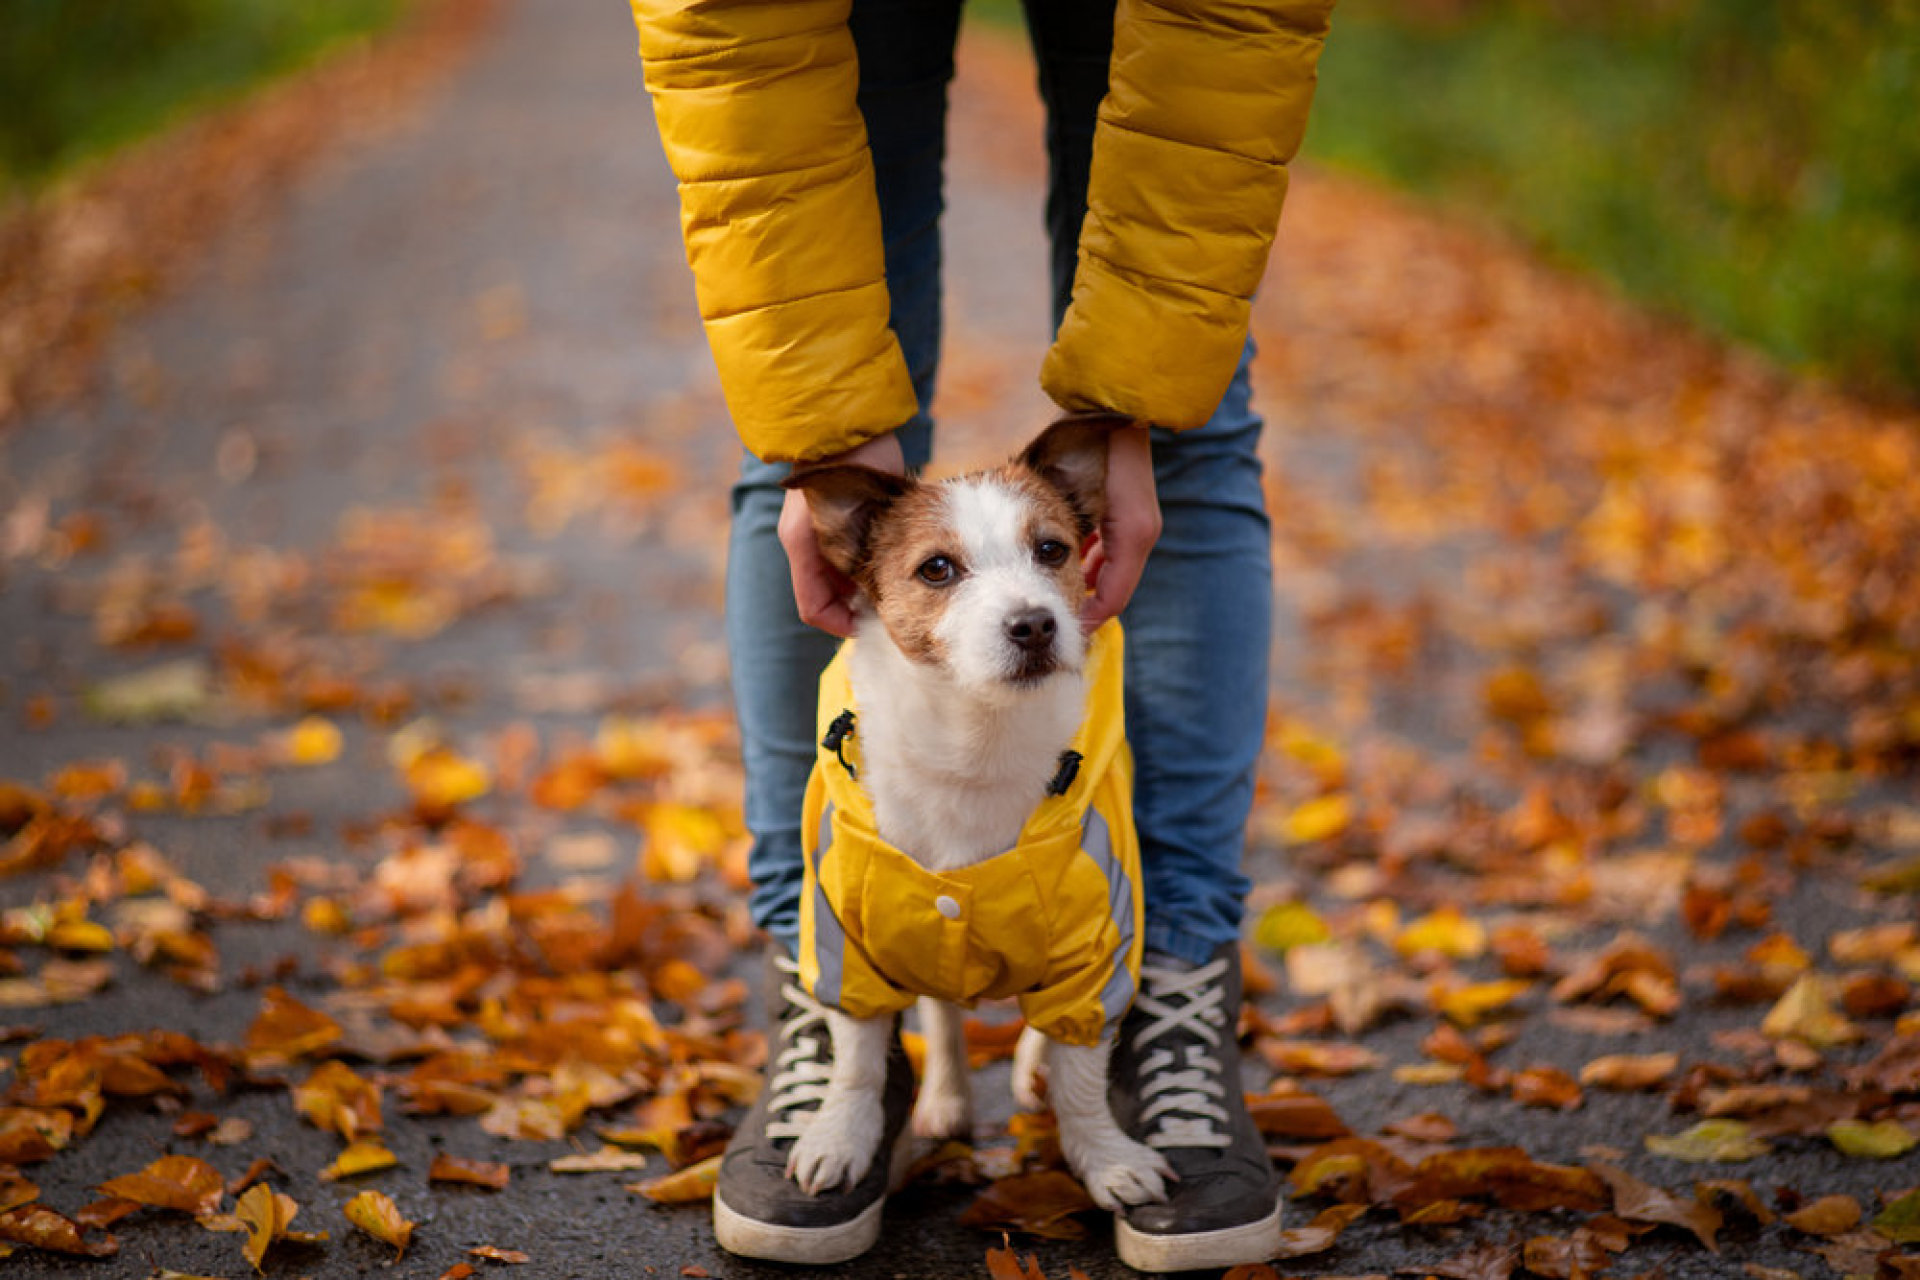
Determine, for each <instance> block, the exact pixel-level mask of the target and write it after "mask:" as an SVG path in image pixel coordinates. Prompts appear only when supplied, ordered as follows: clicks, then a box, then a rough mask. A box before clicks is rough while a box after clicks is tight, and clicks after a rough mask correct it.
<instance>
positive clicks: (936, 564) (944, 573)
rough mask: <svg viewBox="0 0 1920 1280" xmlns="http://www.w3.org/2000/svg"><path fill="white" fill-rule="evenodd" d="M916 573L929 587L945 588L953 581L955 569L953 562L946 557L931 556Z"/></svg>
mask: <svg viewBox="0 0 1920 1280" xmlns="http://www.w3.org/2000/svg"><path fill="white" fill-rule="evenodd" d="M914 572H915V573H916V574H917V575H919V578H920V581H922V582H924V583H926V584H927V585H928V586H930V587H944V586H946V585H947V584H948V583H949V582H952V581H953V577H954V573H955V569H954V567H953V561H951V560H949V559H947V558H946V557H945V556H929V557H928V558H927V562H926V563H925V564H923V565H921V566H920V567H919V568H918V569H916V570H914Z"/></svg>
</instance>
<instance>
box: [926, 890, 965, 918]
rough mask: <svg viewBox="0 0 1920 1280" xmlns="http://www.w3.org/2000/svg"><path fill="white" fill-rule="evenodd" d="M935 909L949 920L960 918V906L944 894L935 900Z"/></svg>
mask: <svg viewBox="0 0 1920 1280" xmlns="http://www.w3.org/2000/svg"><path fill="white" fill-rule="evenodd" d="M933 909H934V910H935V911H938V912H939V913H940V914H941V915H943V916H945V917H946V918H947V919H949V920H958V919H959V918H960V904H959V903H957V902H955V901H954V900H953V899H952V898H949V897H948V896H947V895H946V894H944V893H943V894H941V895H940V896H939V897H937V898H935V899H934V900H933Z"/></svg>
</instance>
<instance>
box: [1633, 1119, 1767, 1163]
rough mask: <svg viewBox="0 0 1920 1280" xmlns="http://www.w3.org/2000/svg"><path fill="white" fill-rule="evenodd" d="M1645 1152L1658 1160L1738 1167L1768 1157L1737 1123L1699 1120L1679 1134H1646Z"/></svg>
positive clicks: (1745, 1127) (1742, 1124)
mask: <svg viewBox="0 0 1920 1280" xmlns="http://www.w3.org/2000/svg"><path fill="white" fill-rule="evenodd" d="M1646 1146H1647V1150H1649V1151H1651V1152H1653V1153H1654V1154H1655V1155H1657V1156H1667V1157H1668V1158H1670V1159H1673V1160H1687V1161H1691V1162H1694V1163H1725V1164H1732V1163H1738V1162H1739V1161H1742V1160H1752V1159H1754V1158H1755V1157H1758V1156H1763V1155H1765V1154H1767V1152H1768V1151H1770V1150H1771V1149H1772V1148H1770V1147H1769V1146H1768V1145H1767V1144H1766V1142H1764V1141H1763V1140H1762V1139H1760V1138H1758V1137H1756V1136H1755V1135H1754V1132H1753V1129H1752V1127H1751V1126H1749V1125H1747V1124H1746V1123H1745V1122H1743V1121H1740V1120H1702V1121H1701V1122H1700V1123H1699V1124H1696V1125H1694V1126H1693V1127H1692V1128H1690V1129H1686V1130H1683V1131H1682V1132H1680V1133H1676V1134H1673V1135H1671V1136H1667V1135H1664V1134H1657V1133H1654V1134H1648V1135H1647V1138H1646Z"/></svg>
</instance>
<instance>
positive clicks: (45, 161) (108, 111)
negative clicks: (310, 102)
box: [0, 0, 407, 196]
mask: <svg viewBox="0 0 1920 1280" xmlns="http://www.w3.org/2000/svg"><path fill="white" fill-rule="evenodd" d="M406 4H407V0H3V2H0V196H9V195H20V194H31V193H32V192H34V191H35V190H38V189H39V188H41V187H44V186H45V185H47V184H48V183H50V182H52V181H54V180H56V179H58V178H59V177H60V176H61V175H63V174H65V173H67V172H70V171H71V170H72V169H74V168H75V167H76V166H78V165H81V164H83V163H85V162H86V161H88V160H91V159H93V158H95V157H97V156H100V155H103V154H106V153H107V152H110V151H112V150H113V149H114V148H116V147H120V146H124V145H125V144H127V143H129V142H132V141H135V140H137V139H139V138H142V137H145V136H147V135H149V134H151V133H154V132H157V131H158V130H160V129H163V128H165V127H166V126H167V125H169V124H171V123H173V122H174V121H176V120H178V119H180V118H182V117H184V116H186V115H189V114H191V113H193V112H195V111H197V110H201V109H204V108H206V107H208V106H211V105H214V104H217V103H220V102H224V101H227V100H230V99H232V98H233V97H235V96H237V95H239V94H240V93H242V92H244V91H245V90H247V89H248V88H250V87H252V86H254V85H256V84H258V83H260V82H261V81H263V80H266V79H269V78H271V77H273V76H276V75H280V74H283V73H285V72H288V71H291V70H293V69H295V68H297V67H300V66H303V65H305V64H307V63H308V62H310V61H312V60H313V59H314V58H315V57H317V56H319V55H320V54H321V53H323V52H325V51H326V50H328V49H329V48H331V47H333V46H335V45H337V44H338V43H340V42H341V41H343V40H348V39H352V38H354V37H356V36H360V35H363V34H365V33H367V32H369V31H373V30H375V29H378V28H379V27H381V26H383V25H385V24H387V23H389V22H391V21H392V20H393V19H394V18H395V17H397V16H398V15H399V14H400V13H401V12H402V10H403V9H404V8H405V7H406Z"/></svg>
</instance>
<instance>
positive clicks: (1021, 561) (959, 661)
mask: <svg viewBox="0 0 1920 1280" xmlns="http://www.w3.org/2000/svg"><path fill="white" fill-rule="evenodd" d="M1043 438H1044V437H1043ZM1015 465H1016V466H1019V465H1022V464H1015ZM1100 474H1101V475H1104V457H1102V458H1101V459H1100ZM941 495H942V499H943V503H942V507H941V509H940V514H939V520H940V523H941V526H942V528H941V532H942V534H943V536H945V537H947V538H948V539H950V545H951V548H952V555H953V558H954V560H955V561H956V562H958V563H960V564H962V565H964V567H965V572H964V576H963V577H962V578H960V580H958V581H957V582H955V583H954V584H953V585H952V586H951V587H949V588H948V589H946V590H945V591H944V592H942V593H940V595H939V598H938V610H939V611H938V616H937V620H933V619H931V618H923V619H922V621H928V622H930V623H931V625H930V627H928V628H927V629H928V630H930V632H931V634H932V636H933V637H934V640H935V641H936V644H935V645H934V646H933V647H934V648H936V649H937V651H938V657H937V659H936V660H931V661H930V660H927V658H926V657H925V656H922V657H920V658H918V659H916V657H914V656H912V655H910V654H909V653H908V652H906V651H904V650H903V649H902V647H901V646H900V645H899V644H896V643H895V640H894V638H893V636H892V635H891V634H890V633H889V629H888V627H887V626H885V625H882V624H881V623H880V622H879V620H878V619H877V618H876V616H875V614H874V612H873V611H872V610H871V608H866V609H863V610H862V611H861V613H860V620H859V623H858V629H857V631H856V635H857V638H858V643H857V644H856V645H855V648H854V652H853V658H852V662H851V664H850V667H849V676H850V678H851V680H852V683H853V688H854V697H855V701H856V703H857V704H858V706H859V708H860V725H859V733H860V737H861V741H862V751H861V758H862V772H861V779H862V781H863V782H864V783H865V784H866V786H867V788H868V790H869V792H870V793H871V795H872V797H873V804H874V813H875V818H876V821H877V824H878V827H879V831H880V834H881V836H882V837H883V838H884V839H886V840H887V841H888V843H890V844H892V845H894V846H895V847H896V848H898V849H900V850H901V851H903V852H905V853H906V854H908V855H909V856H911V857H913V858H915V859H916V860H918V861H919V862H920V863H921V864H922V865H924V866H926V867H928V868H929V869H932V870H936V871H949V870H955V869H958V868H961V867H965V866H968V865H971V864H972V863H975V862H978V861H981V860H982V859H985V858H987V857H991V856H992V855H994V854H996V853H999V852H1001V851H1002V850H1005V849H1007V848H1009V847H1010V846H1012V845H1013V844H1014V842H1015V841H1016V840H1017V839H1018V838H1019V835H1020V831H1021V829H1022V827H1023V826H1024V825H1025V823H1026V820H1027V818H1028V816H1029V815H1030V814H1031V813H1032V812H1033V809H1034V808H1035V806H1036V805H1038V804H1039V803H1040V801H1041V799H1042V798H1043V797H1044V794H1045V791H1046V786H1047V783H1048V781H1049V780H1050V779H1051V777H1052V775H1053V773H1054V770H1055V767H1056V765H1057V762H1058V758H1059V756H1060V753H1061V752H1062V751H1063V750H1065V749H1066V747H1067V746H1068V744H1069V743H1070V741H1071V740H1072V738H1073V734H1074V732H1075V730H1076V729H1077V728H1078V727H1079V724H1080V721H1081V718H1082V716H1083V714H1084V708H1085V702H1086V679H1085V672H1084V670H1083V664H1084V658H1085V641H1084V638H1083V637H1082V633H1081V629H1080V622H1079V600H1078V599H1077V598H1070V597H1069V590H1068V588H1067V587H1066V585H1065V584H1066V583H1068V582H1074V583H1077V577H1078V572H1077V561H1075V566H1076V567H1075V569H1074V570H1073V571H1072V572H1069V573H1065V574H1063V573H1062V572H1061V571H1060V569H1059V568H1057V567H1055V568H1052V569H1049V568H1048V567H1047V566H1044V565H1042V564H1040V563H1038V562H1037V561H1036V558H1035V551H1034V547H1033V545H1032V544H1031V542H1030V540H1029V533H1028V530H1029V528H1030V526H1031V517H1032V515H1033V512H1032V511H1031V510H1030V509H1029V508H1030V507H1031V506H1032V503H1033V498H1032V495H1031V491H1030V490H1029V489H1027V488H1025V487H1024V486H1023V485H1021V484H1018V483H1009V482H1008V480H1007V474H1006V473H1004V472H1002V473H985V474H982V475H975V476H969V477H964V478H961V479H958V480H952V481H948V482H946V483H945V484H944V485H942V486H941ZM809 496H810V497H811V496H812V495H811V494H810V495H809ZM825 505H826V504H822V503H816V504H815V505H814V514H815V518H816V521H818V520H819V519H821V518H822V514H823V509H824V507H825ZM828 518H832V517H831V516H829V517H828ZM874 536H875V537H877V538H881V539H884V538H885V537H886V536H887V528H886V525H885V518H884V516H882V517H880V518H879V522H878V523H877V525H876V527H875V529H874ZM1069 536H1070V537H1071V535H1069ZM927 607H929V608H931V607H934V606H931V605H929V606H927ZM1035 610H1041V611H1044V612H1045V614H1046V615H1047V616H1050V617H1051V618H1052V620H1053V624H1054V652H1053V658H1054V666H1053V669H1052V670H1051V671H1049V672H1048V673H1047V674H1046V675H1045V676H1044V677H1042V678H1039V679H1037V680H1035V679H1025V680H1022V679H1020V678H1018V676H1019V671H1020V661H1021V658H1022V653H1021V650H1020V649H1019V647H1018V646H1017V645H1014V644H1013V643H1012V642H1010V640H1009V639H1008V635H1007V629H1006V628H1007V623H1008V620H1009V619H1011V618H1013V617H1014V616H1015V615H1019V614H1025V615H1027V616H1033V611H1035ZM919 1008H920V1016H921V1024H922V1028H923V1030H924V1032H925V1036H926V1048H927V1052H926V1065H925V1072H924V1075H923V1078H922V1080H921V1085H920V1095H919V1099H918V1101H917V1103H916V1104H915V1108H914V1116H913V1128H914V1131H915V1132H916V1133H919V1134H921V1135H923V1136H932V1137H957V1136H965V1135H967V1134H968V1133H969V1132H970V1131H971V1129H972V1123H973V1120H972V1116H973V1109H972V1100H971V1091H970V1088H969V1084H968V1068H967V1047H966V1039H965V1036H964V1034H963V1031H962V1013H961V1010H960V1009H958V1008H957V1007H955V1006H953V1005H949V1004H945V1003H942V1002H939V1001H936V1000H931V999H922V1000H921V1001H920V1003H919ZM828 1024H829V1026H830V1028H831V1031H832V1035H833V1049H834V1063H833V1073H832V1077H831V1079H830V1081H829V1082H828V1085H827V1089H826V1094H825V1097H824V1098H823V1100H822V1103H821V1106H820V1109H819V1110H818V1111H817V1112H816V1113H815V1114H814V1118H813V1119H812V1121H811V1122H810V1123H808V1125H807V1128H806V1130H805V1132H803V1133H802V1134H801V1136H800V1138H799V1139H798V1140H797V1141H796V1142H795V1144H794V1147H793V1150H792V1153H791V1156H790V1158H789V1161H788V1166H787V1169H788V1173H789V1175H790V1176H792V1177H793V1178H794V1179H795V1180H796V1181H797V1182H798V1183H799V1184H800V1186H801V1187H803V1188H804V1189H806V1190H807V1191H809V1192H819V1191H823V1190H827V1189H830V1188H832V1187H835V1186H838V1185H841V1184H842V1183H852V1182H857V1181H858V1180H859V1179H860V1178H861V1177H862V1176H864V1175H865V1173H866V1171H867V1168H868V1166H869V1165H870V1163H871V1162H872V1160H873V1159H874V1157H875V1155H876V1154H877V1148H878V1147H879V1144H880V1137H881V1131H882V1126H883V1119H882V1111H881V1102H880V1098H881V1092H882V1089H883V1087H884V1084H885V1080H886V1053H887V1044H888V1040H889V1024H888V1020H887V1019H884V1018H880V1019H872V1020H867V1021H862V1020H859V1019H855V1018H851V1017H848V1016H847V1015H845V1014H843V1013H840V1012H838V1011H831V1012H830V1013H829V1015H828ZM1041 1046H1042V1040H1041V1037H1039V1036H1038V1035H1037V1033H1035V1032H1034V1031H1033V1030H1032V1029H1031V1028H1030V1029H1029V1030H1028V1031H1027V1033H1026V1035H1025V1036H1024V1037H1023V1038H1022V1040H1021V1044H1020V1047H1019V1050H1018V1052H1017V1053H1016V1072H1015V1094H1016V1097H1017V1098H1018V1100H1019V1101H1020V1103H1021V1104H1022V1105H1023V1106H1028V1107H1037V1106H1039V1105H1040V1095H1039V1089H1038V1081H1037V1075H1038V1072H1039V1068H1040V1065H1041V1060H1042V1056H1043V1055H1042V1051H1041ZM1112 1049H1113V1044H1112V1037H1111V1033H1109V1034H1108V1035H1107V1036H1105V1037H1103V1038H1102V1039H1101V1040H1100V1042H1099V1043H1098V1044H1095V1045H1092V1046H1077V1045H1069V1044H1062V1043H1058V1042H1045V1046H1044V1058H1045V1062H1046V1066H1047V1068H1048V1071H1047V1074H1048V1090H1047V1092H1048V1095H1049V1100H1050V1101H1051V1102H1052V1104H1053V1108H1054V1111H1055V1113H1056V1115H1057V1116H1058V1118H1059V1122H1060V1145H1061V1150H1062V1152H1063V1153H1064V1154H1065V1156H1066V1158H1067V1162H1068V1164H1069V1165H1071V1166H1072V1168H1073V1170H1074V1172H1075V1173H1076V1174H1077V1175H1078V1176H1079V1177H1080V1179H1081V1181H1082V1182H1083V1183H1085V1185H1086V1187H1087V1191H1088V1193H1089V1194H1090V1195H1092V1197H1093V1199H1094V1201H1095V1202H1096V1203H1098V1204H1099V1205H1101V1206H1102V1207H1103V1208H1106V1209H1109V1210H1115V1209H1118V1208H1120V1207H1121V1206H1122V1205H1125V1204H1140V1203H1144V1202H1147V1201H1152V1200H1160V1199H1164V1198H1165V1194H1166V1192H1165V1182H1164V1179H1166V1178H1168V1177H1171V1176H1172V1171H1171V1169H1170V1167H1169V1166H1168V1165H1167V1163H1166V1161H1165V1159H1164V1158H1163V1157H1162V1156H1161V1155H1160V1154H1159V1153H1158V1152H1156V1151H1154V1150H1153V1149H1151V1148H1149V1147H1147V1146H1145V1145H1144V1144H1142V1143H1139V1142H1136V1141H1134V1140H1133V1139H1131V1138H1129V1137H1127V1135H1126V1134H1125V1133H1124V1132H1122V1130H1121V1129H1120V1127H1119V1125H1118V1124H1117V1123H1116V1122H1115V1121H1114V1118H1113V1112H1112V1110H1111V1109H1110V1107H1109V1106H1108V1103H1107V1064H1108V1061H1109V1059H1110V1057H1111V1055H1112Z"/></svg>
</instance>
